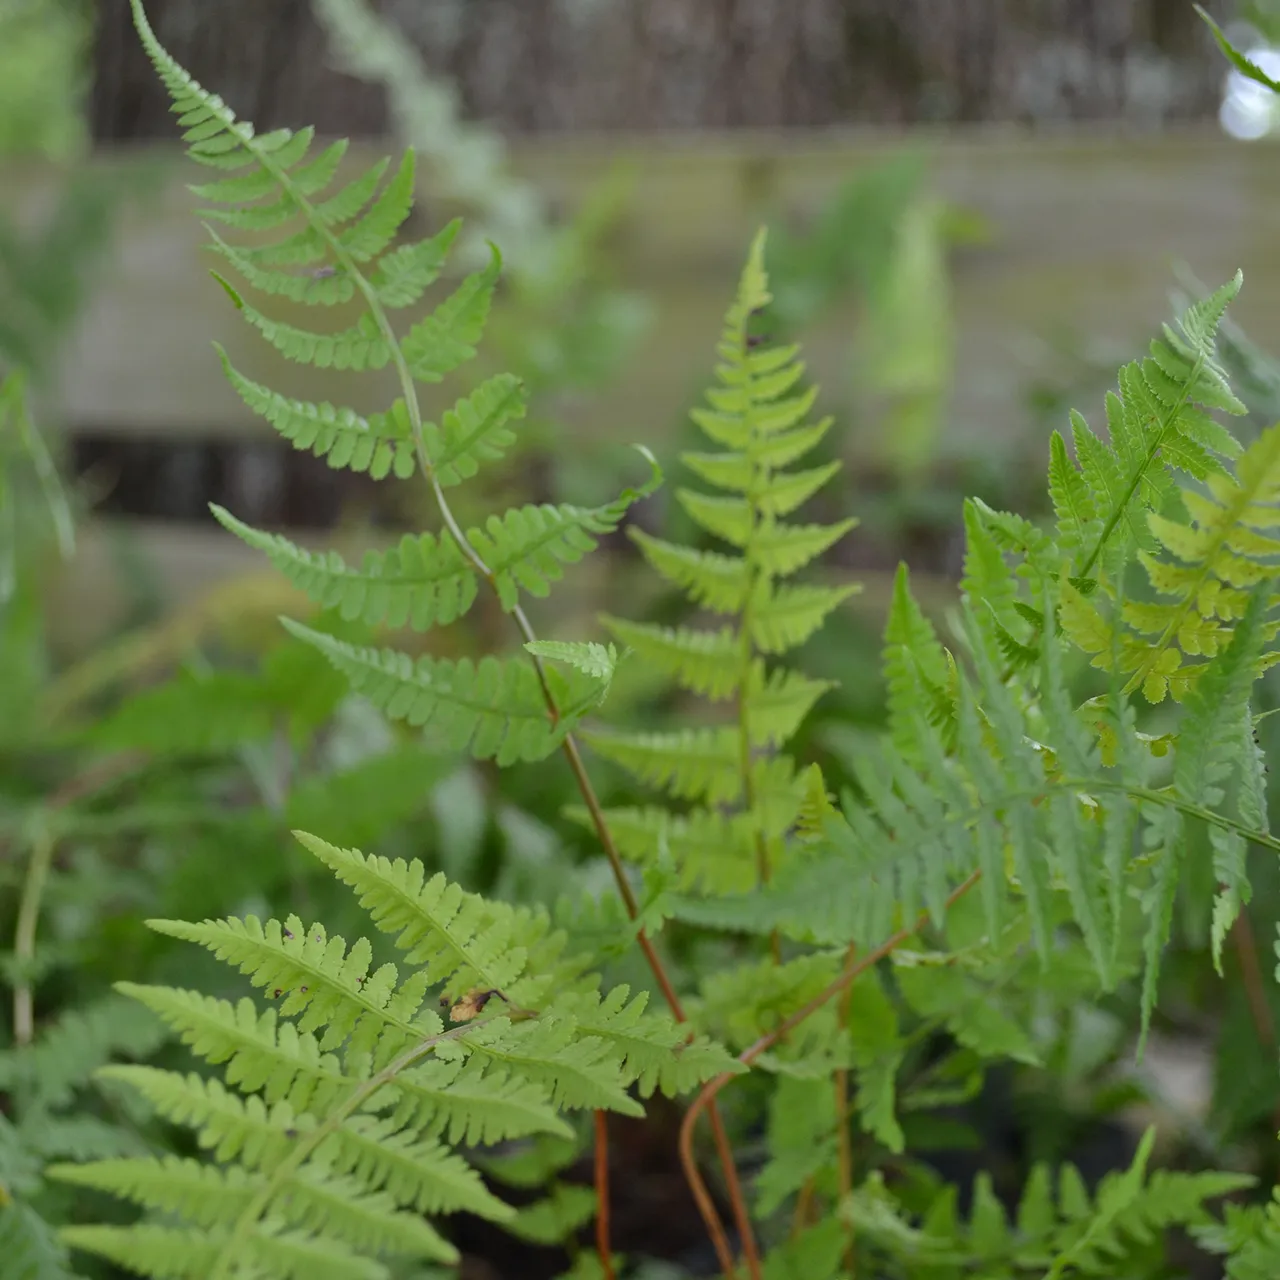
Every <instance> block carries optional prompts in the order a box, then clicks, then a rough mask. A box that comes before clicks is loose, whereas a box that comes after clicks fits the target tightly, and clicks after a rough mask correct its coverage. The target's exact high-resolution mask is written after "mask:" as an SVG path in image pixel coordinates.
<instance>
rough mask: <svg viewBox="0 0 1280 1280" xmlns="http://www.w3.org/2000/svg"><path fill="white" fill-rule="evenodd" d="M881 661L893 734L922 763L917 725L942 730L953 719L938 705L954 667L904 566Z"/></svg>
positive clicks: (900, 746)
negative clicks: (912, 587)
mask: <svg viewBox="0 0 1280 1280" xmlns="http://www.w3.org/2000/svg"><path fill="white" fill-rule="evenodd" d="M882 661H883V664H884V679H885V686H886V688H887V692H888V701H889V707H888V711H889V735H890V737H891V738H892V740H893V744H894V746H895V747H897V749H898V750H899V751H901V752H902V753H903V754H904V755H905V756H907V757H908V758H909V759H915V760H920V758H921V757H920V753H919V751H918V750H917V747H916V723H917V721H919V720H922V719H923V720H924V721H926V722H927V723H929V724H932V725H934V726H936V727H941V724H942V723H945V721H946V720H947V719H949V718H950V716H949V715H946V714H944V715H943V716H942V717H940V716H939V704H940V703H943V704H945V699H946V694H945V691H946V689H947V686H948V683H949V677H950V668H949V665H948V662H947V655H946V651H945V650H944V649H943V648H942V645H941V644H940V643H939V641H938V637H937V634H936V633H935V631H934V629H933V626H932V624H931V623H930V622H929V620H928V619H927V618H926V617H925V616H924V613H923V612H922V610H921V609H920V606H919V605H918V604H917V603H916V601H915V598H914V597H913V596H912V594H911V588H910V585H909V581H908V575H907V566H906V565H905V564H900V565H899V566H898V571H897V573H896V574H895V576H894V580H893V600H892V603H891V604H890V606H889V618H888V621H887V622H886V623H885V630H884V654H883V659H882ZM948 710H949V709H948Z"/></svg>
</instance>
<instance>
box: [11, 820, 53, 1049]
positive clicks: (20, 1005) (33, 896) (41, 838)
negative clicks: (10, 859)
mask: <svg viewBox="0 0 1280 1280" xmlns="http://www.w3.org/2000/svg"><path fill="white" fill-rule="evenodd" d="M54 845H55V841H54V838H53V832H52V831H51V830H50V829H49V824H48V822H46V821H45V820H43V819H37V821H36V822H35V823H34V824H33V828H32V832H31V857H30V858H29V859H28V860H27V872H26V875H25V876H24V877H23V880H22V897H21V899H20V903H19V906H18V924H17V928H16V929H15V931H14V938H13V958H14V959H15V960H16V961H17V964H18V975H17V978H16V980H15V982H14V984H13V1040H14V1043H15V1044H17V1045H19V1046H22V1045H28V1044H30V1043H31V1039H32V1037H33V1036H34V1034H35V1001H34V998H33V996H32V991H31V974H30V973H29V972H28V969H29V966H30V965H31V962H32V961H33V960H34V959H35V951H36V926H37V925H38V924H39V921H40V900H41V899H42V898H43V897H44V887H45V885H46V883H47V882H48V879H49V869H50V868H51V867H52V866H53V850H54Z"/></svg>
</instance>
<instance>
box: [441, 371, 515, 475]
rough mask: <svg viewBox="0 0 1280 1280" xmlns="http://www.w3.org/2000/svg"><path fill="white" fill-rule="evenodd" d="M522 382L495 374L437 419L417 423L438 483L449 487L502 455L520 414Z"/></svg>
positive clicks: (511, 439)
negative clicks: (422, 423) (421, 426)
mask: <svg viewBox="0 0 1280 1280" xmlns="http://www.w3.org/2000/svg"><path fill="white" fill-rule="evenodd" d="M525 408H526V399H525V392H524V387H523V386H522V385H521V384H520V380H519V379H518V378H514V377H512V376H511V375H510V374H499V375H498V376H497V377H494V378H490V379H489V380H488V381H487V382H483V383H481V384H480V386H479V387H477V388H476V389H475V390H474V391H473V392H472V393H471V394H470V395H469V396H467V397H466V398H465V399H463V400H459V401H458V403H457V404H456V405H454V407H453V408H452V409H450V410H449V411H448V412H447V413H446V414H445V415H444V416H443V418H442V419H441V420H440V425H439V426H438V427H437V426H436V425H435V424H434V423H425V424H424V425H423V428H422V434H423V439H424V441H425V442H426V452H427V457H428V458H429V459H430V462H431V469H432V471H433V472H434V473H435V477H436V479H437V480H438V481H439V482H440V484H441V485H442V486H443V487H445V488H448V487H450V486H451V485H456V484H461V483H462V482H463V481H464V480H469V479H470V478H471V477H472V476H474V475H475V474H476V472H478V471H479V470H480V468H481V466H483V465H484V463H486V462H493V461H495V460H497V459H499V458H501V457H502V456H503V455H504V454H505V453H506V451H507V449H509V448H510V447H511V445H512V444H514V443H515V439H516V436H515V432H513V431H512V430H511V429H510V427H509V425H508V424H509V423H511V422H514V421H515V420H516V419H518V418H523V417H524V414H525Z"/></svg>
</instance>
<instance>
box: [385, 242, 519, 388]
mask: <svg viewBox="0 0 1280 1280" xmlns="http://www.w3.org/2000/svg"><path fill="white" fill-rule="evenodd" d="M489 252H490V258H489V265H488V266H487V267H485V268H483V269H482V270H480V271H475V272H472V274H471V275H469V276H467V278H466V279H465V280H463V282H462V283H461V284H460V285H459V286H458V287H457V289H455V290H454V291H453V293H451V294H450V295H449V296H448V297H447V298H446V299H445V300H444V301H443V302H442V303H441V304H440V305H439V306H438V307H437V308H436V309H435V310H434V311H433V312H432V313H431V314H430V315H429V316H426V317H425V318H424V319H422V320H419V321H418V323H417V324H415V325H414V326H413V328H412V329H410V330H409V332H408V333H407V334H406V335H405V337H404V341H403V342H402V344H401V348H402V350H403V352H404V358H405V362H406V364H407V365H408V367H409V370H410V372H412V374H413V376H414V377H415V378H417V379H419V380H420V381H422V382H439V381H440V380H441V379H443V378H444V377H445V376H446V375H447V374H450V373H452V372H453V371H454V370H455V369H457V368H459V367H460V366H461V365H463V364H465V363H466V362H467V361H468V360H471V359H473V358H474V357H475V354H476V343H478V342H479V341H480V335H481V334H482V333H483V332H484V327H485V322H486V321H487V320H488V319H489V308H490V305H491V304H492V302H493V293H494V290H495V289H496V288H497V285H498V277H499V276H500V275H501V274H502V255H501V254H499V253H498V250H497V248H496V246H494V245H490V246H489Z"/></svg>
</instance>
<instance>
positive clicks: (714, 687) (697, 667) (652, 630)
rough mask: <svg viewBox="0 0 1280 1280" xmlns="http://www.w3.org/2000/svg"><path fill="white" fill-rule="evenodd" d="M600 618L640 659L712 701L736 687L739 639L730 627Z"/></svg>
mask: <svg viewBox="0 0 1280 1280" xmlns="http://www.w3.org/2000/svg"><path fill="white" fill-rule="evenodd" d="M600 621H601V622H602V623H603V624H604V626H605V628H606V629H607V630H608V631H609V633H610V635H612V636H613V637H614V638H615V639H616V640H618V641H619V642H620V643H622V644H624V645H626V646H627V647H628V648H631V649H634V650H635V651H636V654H637V655H638V656H639V658H640V660H641V661H643V662H646V663H648V664H649V665H651V666H653V667H654V668H656V669H657V670H659V671H661V672H662V673H663V674H664V675H666V676H668V677H670V678H671V679H672V680H674V681H676V683H677V684H679V685H680V686H681V688H684V689H688V690H690V691H691V692H693V693H698V694H701V695H702V696H703V697H706V698H710V699H712V701H719V700H720V699H722V698H727V697H728V696H729V695H730V694H732V693H733V692H734V691H735V690H736V689H737V687H738V680H739V677H740V672H739V670H738V665H737V659H738V651H739V645H740V641H739V639H738V637H737V635H736V634H735V633H734V631H733V630H732V629H731V628H729V627H721V628H720V630H718V631H697V630H694V629H692V628H690V627H661V626H649V625H645V624H644V623H639V622H627V621H625V620H624V619H622V618H613V617H608V616H603V617H601V619H600Z"/></svg>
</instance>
